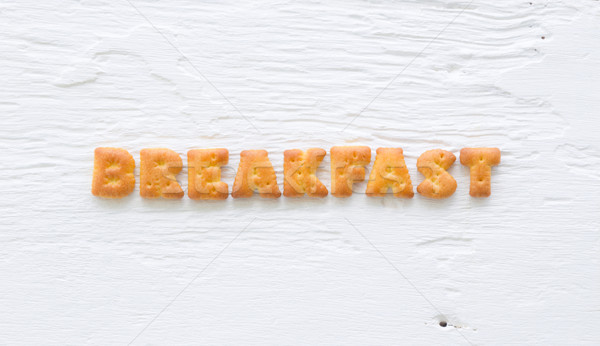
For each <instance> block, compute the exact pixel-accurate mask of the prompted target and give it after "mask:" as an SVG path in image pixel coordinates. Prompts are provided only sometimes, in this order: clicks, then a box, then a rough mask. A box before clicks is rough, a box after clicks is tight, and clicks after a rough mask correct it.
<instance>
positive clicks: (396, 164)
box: [367, 148, 415, 198]
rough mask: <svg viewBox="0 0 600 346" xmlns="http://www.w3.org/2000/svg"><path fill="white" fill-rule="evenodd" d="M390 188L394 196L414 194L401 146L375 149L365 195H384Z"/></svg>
mask: <svg viewBox="0 0 600 346" xmlns="http://www.w3.org/2000/svg"><path fill="white" fill-rule="evenodd" d="M390 188H391V189H392V192H393V194H394V197H403V198H412V197H413V196H414V195H415V193H414V192H413V186H412V183H411V181H410V174H409V173H408V168H407V167H406V163H405V162H404V155H403V152H402V148H378V149H377V156H376V157H375V163H374V164H373V169H372V170H371V174H370V175H369V183H368V184H367V195H368V196H385V194H386V193H387V192H388V190H389V189H390Z"/></svg>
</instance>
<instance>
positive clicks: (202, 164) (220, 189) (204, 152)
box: [187, 148, 229, 199]
mask: <svg viewBox="0 0 600 346" xmlns="http://www.w3.org/2000/svg"><path fill="white" fill-rule="evenodd" d="M187 156H188V197H190V198H191V199H226V198H227V197H228V196H229V189H228V186H227V184H226V183H224V182H222V181H221V166H225V165H226V164H227V162H229V151H228V150H227V149H223V148H219V149H193V150H190V151H188V153H187Z"/></svg>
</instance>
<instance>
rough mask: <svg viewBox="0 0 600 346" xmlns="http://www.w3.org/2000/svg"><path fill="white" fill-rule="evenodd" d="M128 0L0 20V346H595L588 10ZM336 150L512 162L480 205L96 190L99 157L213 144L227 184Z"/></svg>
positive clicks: (63, 4) (595, 36)
mask: <svg viewBox="0 0 600 346" xmlns="http://www.w3.org/2000/svg"><path fill="white" fill-rule="evenodd" d="M131 1H132V4H133V5H134V6H135V7H137V9H138V10H139V12H138V11H137V10H136V9H135V8H134V7H133V6H132V5H131V4H130V3H128V2H127V1H126V0H123V1H57V0H50V1H17V0H13V1H11V0H5V1H2V2H1V3H0V28H1V29H0V46H1V47H2V54H1V55H0V77H1V80H2V81H1V83H0V114H1V117H2V123H1V127H0V135H1V137H0V159H1V160H2V162H3V167H2V188H1V190H0V191H1V194H0V206H1V213H0V227H1V231H0V344H11V345H12V344H17V345H18V344H30V345H34V344H35V345H39V344H49V345H66V344H69V345H81V344H96V345H108V344H128V343H130V342H132V341H133V344H138V345H144V344H152V345H166V344H170V345H173V344H182V345H183V344H187V345H192V344H231V345H239V344H250V345H264V344H272V345H281V344H356V345H364V344H379V345H391V344H406V345H462V344H473V345H516V344H538V345H567V344H569V345H575V344H588V345H591V344H598V343H599V342H600V328H599V327H598V322H599V321H600V294H599V292H600V269H599V265H600V252H599V251H600V222H599V221H598V214H599V212H600V207H599V206H600V203H599V202H600V198H599V195H600V182H599V179H600V175H599V173H598V172H599V171H600V150H599V149H600V139H599V136H598V130H600V128H599V122H598V116H599V115H600V93H599V90H600V2H598V1H593V0H576V1H566V0H563V1H556V0H549V1H546V0H543V1H539V0H531V3H530V2H529V1H520V0H519V1H516V0H515V1H512V0H511V1H487V0H486V1H484V0H474V1H472V2H471V3H470V4H469V3H468V2H465V1H441V0H437V1H434V0H430V1H312V2H304V1H301V2H285V1H266V2H253V1H226V2H220V1H210V2H205V3H203V2H199V1H191V0H174V1H169V2H165V1H146V0H131ZM140 12H141V14H140ZM142 14H143V15H142ZM144 17H146V18H144ZM444 29H445V30H444ZM161 33H162V35H164V37H163V36H162V35H161ZM436 37H437V38H436ZM167 40H168V41H167ZM169 42H171V43H172V45H171V44H170V43H169ZM178 50H179V51H178ZM420 53H421V54H420ZM188 59H189V60H188ZM396 77H397V78H396ZM394 78H396V79H394ZM209 81H210V82H209ZM392 81H393V82H392ZM390 82H392V83H391V84H390V85H389V87H388V88H387V89H385V90H384V88H386V86H387V85H388V84H389V83H390ZM382 90H383V92H382ZM377 95H379V96H378V97H377ZM227 100H229V102H228V101H227ZM371 101H373V102H372V103H371ZM369 103H370V106H369V107H368V108H367V109H365V110H364V112H362V114H360V116H358V117H356V116H357V114H359V113H360V112H361V111H362V110H363V109H364V108H365V106H367V105H368V104H369ZM236 108H237V110H236ZM355 117H356V120H354V121H353V122H352V124H351V125H350V126H348V127H347V128H346V126H347V125H348V124H349V123H350V122H351V121H352V120H353V119H354V118H355ZM254 126H255V127H256V129H255V128H254ZM257 129H258V130H257ZM352 144H361V145H369V146H370V147H371V148H372V149H373V151H374V150H375V149H376V148H377V147H379V146H399V147H402V148H404V151H405V154H406V159H407V164H408V165H409V168H410V173H411V176H412V180H413V182H414V184H415V186H416V185H417V184H418V183H419V182H420V181H421V179H422V176H421V175H420V174H419V173H418V172H417V171H416V167H415V164H416V158H417V157H418V156H419V155H420V154H421V153H422V152H423V151H425V150H428V149H433V148H444V149H447V150H451V151H453V152H454V153H455V154H457V156H458V151H459V150H460V148H462V147H468V146H497V147H499V148H501V149H502V164H501V165H500V166H498V167H497V168H494V171H493V178H492V180H493V183H492V190H493V191H492V197H491V198H489V199H473V198H471V197H469V196H468V189H469V186H468V170H467V169H466V168H465V167H463V166H461V165H460V164H458V163H457V164H455V165H454V166H453V167H452V169H451V170H450V171H451V173H452V174H453V175H454V177H455V178H456V179H457V181H458V184H459V185H458V189H457V191H456V193H455V195H454V196H452V197H451V198H450V199H448V200H443V201H431V200H426V199H425V198H422V197H421V196H419V195H416V196H415V198H413V199H412V200H396V199H393V198H391V197H390V198H382V199H381V198H379V199H378V198H367V197H366V196H365V195H364V194H362V193H360V192H361V191H364V190H363V189H364V186H365V185H364V184H362V185H359V186H358V187H357V191H358V192H359V193H356V194H355V195H354V196H353V197H351V198H349V199H346V200H341V199H335V198H333V197H331V196H329V197H327V198H325V199H323V200H311V199H301V200H290V199H285V198H281V199H279V200H275V201H270V200H262V199H260V198H253V199H250V200H232V199H229V200H227V201H224V202H214V203H211V202H199V201H192V200H189V199H187V197H186V198H184V199H183V200H181V201H149V200H143V199H141V198H140V197H139V195H138V189H137V188H136V191H135V193H134V194H132V195H131V196H129V197H127V198H125V199H122V200H116V201H110V200H108V201H107V200H101V199H98V198H95V197H93V196H92V194H91V193H90V184H91V180H92V178H91V174H92V165H93V150H94V148H95V147H98V146H119V147H124V148H126V149H128V150H130V152H131V153H132V154H133V155H134V157H135V158H136V163H137V165H138V167H139V151H140V150H141V149H142V148H148V147H168V148H171V149H173V150H175V151H177V152H179V153H180V154H181V155H182V157H183V158H185V153H186V152H187V150H189V149H192V148H206V147H226V148H228V149H229V150H230V156H231V159H230V165H229V166H230V167H229V168H227V169H226V171H225V172H224V180H225V181H226V182H227V183H228V184H230V186H231V184H232V183H233V176H234V172H235V169H236V168H237V164H238V161H239V153H240V151H241V150H243V149H252V148H264V149H267V150H269V153H270V158H271V161H272V162H273V164H274V165H275V168H276V171H277V174H278V180H279V183H280V184H281V182H282V161H283V151H284V150H285V149H291V148H308V147H313V146H316V147H322V148H326V149H327V150H328V149H329V148H330V147H331V146H333V145H352ZM184 162H185V160H184ZM328 175H329V158H328V157H327V158H326V160H325V162H324V163H323V166H322V169H321V170H320V177H321V179H322V180H323V181H324V182H326V185H327V186H328V187H329V186H330V185H329V181H330V179H329V177H328ZM136 178H137V179H139V173H138V171H137V170H136ZM179 180H180V182H181V183H182V185H183V186H184V187H187V173H186V171H184V172H183V173H182V174H181V175H179ZM346 219H348V220H349V221H350V222H351V223H352V224H353V225H354V226H355V227H356V229H354V228H353V227H352V225H351V224H350V223H349V222H348V221H346ZM252 220H254V221H253V222H252ZM245 227H247V228H246V229H245V231H243V232H242V233H240V232H241V231H242V230H244V228H245ZM361 233H362V235H361ZM236 237H237V238H236ZM234 239H235V240H234ZM232 240H233V241H232ZM394 267H395V268H394ZM440 321H447V323H448V326H447V327H445V328H443V327H441V326H440V325H439V322H440Z"/></svg>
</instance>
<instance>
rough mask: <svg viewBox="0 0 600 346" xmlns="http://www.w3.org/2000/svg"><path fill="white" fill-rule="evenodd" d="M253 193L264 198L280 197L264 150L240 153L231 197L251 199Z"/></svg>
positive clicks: (273, 171)
mask: <svg viewBox="0 0 600 346" xmlns="http://www.w3.org/2000/svg"><path fill="white" fill-rule="evenodd" d="M254 191H256V192H258V193H259V194H260V196H261V197H264V198H279V197H280V196H281V192H280V191H279V187H278V186H277V176H276V175H275V170H274V169H273V166H272V165H271V162H270V161H269V157H268V153H267V151H266V150H244V151H242V152H241V153H240V165H239V167H238V171H237V174H236V175H235V180H234V182H233V190H232V192H231V196H232V197H233V198H247V197H251V196H252V195H253V193H254Z"/></svg>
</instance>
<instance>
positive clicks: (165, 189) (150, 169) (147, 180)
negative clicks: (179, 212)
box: [140, 148, 183, 199]
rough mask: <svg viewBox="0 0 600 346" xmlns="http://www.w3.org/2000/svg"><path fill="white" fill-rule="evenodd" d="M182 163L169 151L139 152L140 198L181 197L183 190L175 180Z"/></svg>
mask: <svg viewBox="0 0 600 346" xmlns="http://www.w3.org/2000/svg"><path fill="white" fill-rule="evenodd" d="M182 168H183V163H182V161H181V157H179V154H177V153H176V152H174V151H173V150H171V149H165V148H156V149H142V151H140V196H142V197H143V198H161V197H162V198H168V199H176V198H181V197H183V190H182V189H181V186H179V183H178V182H177V180H176V179H175V175H176V174H178V173H179V172H181V169H182Z"/></svg>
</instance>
